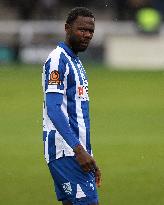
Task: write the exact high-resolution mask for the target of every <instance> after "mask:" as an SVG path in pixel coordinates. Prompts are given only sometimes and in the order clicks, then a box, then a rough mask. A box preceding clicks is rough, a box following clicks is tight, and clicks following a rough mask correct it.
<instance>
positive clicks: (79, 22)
mask: <svg viewBox="0 0 164 205" xmlns="http://www.w3.org/2000/svg"><path fill="white" fill-rule="evenodd" d="M73 26H82V27H88V26H89V27H92V28H93V29H94V27H95V20H94V18H92V17H84V16H78V17H77V19H76V20H75V21H74V23H73Z"/></svg>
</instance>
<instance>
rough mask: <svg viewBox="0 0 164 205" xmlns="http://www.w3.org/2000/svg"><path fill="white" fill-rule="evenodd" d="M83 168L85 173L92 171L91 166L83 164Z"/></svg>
mask: <svg viewBox="0 0 164 205" xmlns="http://www.w3.org/2000/svg"><path fill="white" fill-rule="evenodd" d="M81 168H82V170H83V171H84V172H89V171H90V170H91V169H90V166H89V164H83V165H81Z"/></svg>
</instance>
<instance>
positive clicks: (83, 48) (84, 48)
mask: <svg viewBox="0 0 164 205" xmlns="http://www.w3.org/2000/svg"><path fill="white" fill-rule="evenodd" d="M87 48H88V46H86V47H79V48H78V51H79V52H83V51H85V50H86V49H87Z"/></svg>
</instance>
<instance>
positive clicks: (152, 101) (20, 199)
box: [0, 64, 164, 205]
mask: <svg viewBox="0 0 164 205" xmlns="http://www.w3.org/2000/svg"><path fill="white" fill-rule="evenodd" d="M40 67H41V66H40ZM88 77H89V94H90V100H91V103H90V105H91V108H90V111H91V127H92V128H91V136H92V145H93V150H94V156H95V158H96V160H97V163H98V164H99V166H100V167H101V170H102V178H103V183H102V187H101V188H100V189H99V195H100V205H110V204H111V205H163V204H164V197H163V190H164V162H163V159H164V151H163V147H164V129H163V123H164V73H163V72H141V71H140V72H137V71H135V72H130V71H127V72H125V71H117V72H116V71H110V70H107V69H105V68H101V69H100V68H97V69H92V68H90V69H88ZM0 88H1V92H0V125H1V126H0V133H1V137H0V205H10V204H11V205H29V204H32V205H45V204H46V205H52V204H54V205H58V204H60V203H58V202H57V201H56V197H55V194H54V192H53V183H52V179H51V176H50V174H49V171H48V169H47V166H46V163H45V161H44V158H43V144H42V88H41V69H39V66H35V65H32V66H28V65H16V64H11V65H1V67H0Z"/></svg>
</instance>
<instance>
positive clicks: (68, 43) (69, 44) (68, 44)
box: [64, 39, 78, 55]
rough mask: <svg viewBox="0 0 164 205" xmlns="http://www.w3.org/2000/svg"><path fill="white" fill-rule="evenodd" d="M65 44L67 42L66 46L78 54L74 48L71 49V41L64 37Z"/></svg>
mask: <svg viewBox="0 0 164 205" xmlns="http://www.w3.org/2000/svg"><path fill="white" fill-rule="evenodd" d="M64 42H65V44H67V46H68V47H69V48H70V49H71V50H72V51H73V52H74V53H75V54H76V55H77V54H78V51H75V50H74V49H73V46H72V45H71V43H70V42H69V41H68V40H67V39H65V41H64Z"/></svg>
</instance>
